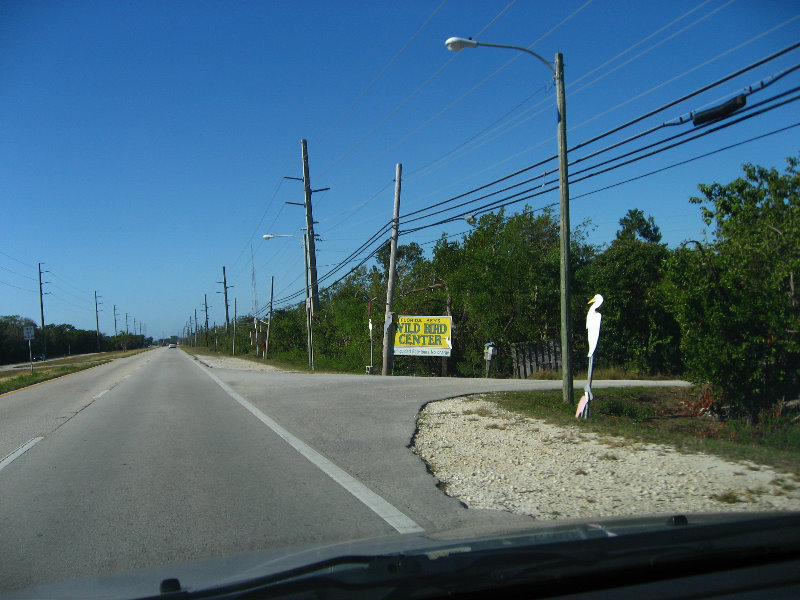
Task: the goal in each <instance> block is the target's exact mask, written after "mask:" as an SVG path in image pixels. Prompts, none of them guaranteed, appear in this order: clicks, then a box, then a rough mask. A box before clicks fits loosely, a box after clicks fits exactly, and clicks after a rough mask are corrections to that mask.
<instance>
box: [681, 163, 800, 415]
mask: <svg viewBox="0 0 800 600" xmlns="http://www.w3.org/2000/svg"><path fill="white" fill-rule="evenodd" d="M797 167H798V161H797V159H794V158H791V159H789V160H788V168H787V169H786V173H785V174H783V175H781V174H780V173H779V172H778V171H777V170H775V169H765V168H763V167H757V166H753V165H749V164H748V165H745V166H744V171H745V176H744V177H742V178H739V179H737V180H736V181H733V182H732V183H730V184H728V185H721V184H718V183H714V184H712V185H701V186H700V191H701V193H702V197H698V198H692V199H691V200H692V202H694V203H696V204H699V205H701V207H702V213H703V219H704V221H705V223H706V224H707V225H709V226H712V227H713V228H714V230H713V238H712V240H710V241H705V242H702V243H701V242H699V241H693V242H688V243H686V244H684V246H683V247H681V248H680V249H679V250H678V251H676V252H674V253H673V255H672V257H671V259H670V261H669V264H668V269H667V273H668V279H669V282H670V285H669V295H670V299H671V302H672V310H673V311H674V313H675V316H676V318H677V320H678V323H679V324H680V329H681V350H682V352H683V356H684V360H685V361H686V366H687V368H688V370H689V374H690V375H691V376H692V377H693V378H694V379H695V380H696V381H701V382H707V383H710V384H711V386H712V389H713V392H714V395H715V397H716V398H717V400H718V401H719V403H720V404H722V405H724V406H727V407H728V408H729V410H730V411H731V412H733V413H734V414H744V415H749V416H754V415H756V414H758V413H759V412H760V411H762V410H764V409H766V408H768V407H770V406H771V405H773V404H774V403H775V402H776V401H777V400H781V399H785V400H790V399H792V398H796V397H797V395H798V392H800V310H798V295H797V291H796V275H797V273H800V173H798V169H797Z"/></svg>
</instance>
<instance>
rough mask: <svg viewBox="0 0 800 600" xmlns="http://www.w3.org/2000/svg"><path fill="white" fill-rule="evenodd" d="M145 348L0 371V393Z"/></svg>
mask: <svg viewBox="0 0 800 600" xmlns="http://www.w3.org/2000/svg"><path fill="white" fill-rule="evenodd" d="M147 350H148V349H147V348H140V349H137V350H128V351H127V352H100V353H97V354H88V355H86V356H68V357H65V358H59V359H54V360H48V361H46V362H42V363H34V370H33V373H31V371H30V367H29V366H28V365H26V366H24V367H15V368H13V369H8V370H5V371H0V394H6V393H8V392H13V391H14V390H20V389H22V388H26V387H28V386H31V385H34V384H37V383H41V382H43V381H48V380H50V379H55V378H57V377H63V376H64V375H69V374H70V373H77V372H78V371H85V370H86V369H91V368H92V367H96V366H98V365H102V364H105V363H107V362H111V361H112V360H114V359H116V358H124V357H126V356H133V355H134V354H139V353H140V352H146V351H147Z"/></svg>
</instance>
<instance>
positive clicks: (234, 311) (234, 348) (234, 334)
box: [231, 298, 236, 356]
mask: <svg viewBox="0 0 800 600" xmlns="http://www.w3.org/2000/svg"><path fill="white" fill-rule="evenodd" d="M231 354H232V355H233V356H236V298H234V299H233V348H232V349H231Z"/></svg>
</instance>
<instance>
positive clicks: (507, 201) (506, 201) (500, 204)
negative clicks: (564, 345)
mask: <svg viewBox="0 0 800 600" xmlns="http://www.w3.org/2000/svg"><path fill="white" fill-rule="evenodd" d="M792 70H793V69H792ZM798 90H800V87H798V88H794V89H792V90H788V91H786V92H782V93H780V94H778V95H776V96H774V97H772V98H768V99H766V100H764V101H763V102H761V103H759V104H757V105H753V106H752V107H751V110H752V109H754V108H757V107H758V106H762V105H765V104H767V103H770V102H773V101H775V100H777V99H780V98H782V97H784V96H786V95H788V94H791V93H794V92H795V91H798ZM797 100H800V95H797V96H795V97H793V98H789V99H786V100H784V101H783V102H780V103H778V104H776V105H774V106H765V107H764V108H762V109H761V110H757V111H753V112H751V113H749V114H744V115H743V116H740V117H739V118H736V119H732V120H730V121H725V122H723V123H721V124H719V125H717V126H716V127H709V128H708V130H707V131H702V132H700V133H698V134H696V135H694V136H691V137H689V138H688V139H685V140H682V141H679V142H676V143H674V144H670V145H668V146H666V147H664V148H660V149H657V150H654V151H652V152H649V153H646V154H644V155H642V156H639V157H636V158H633V159H630V160H628V161H625V162H623V163H621V164H617V165H614V166H611V167H608V168H606V169H603V170H602V171H600V172H593V173H589V174H587V175H586V176H584V177H581V178H575V179H571V180H570V184H573V183H577V182H579V181H583V180H585V179H589V178H591V177H594V176H596V175H599V174H601V173H606V172H609V171H612V170H615V169H617V168H620V167H622V166H626V165H628V164H631V163H633V162H637V161H638V160H641V159H644V158H647V157H649V156H653V155H655V154H658V153H660V152H663V151H666V150H669V149H672V148H674V147H676V146H678V145H682V144H685V143H688V142H690V141H694V140H696V139H698V138H701V137H705V136H706V135H710V134H711V133H715V132H717V131H720V130H722V129H725V128H727V127H730V126H732V125H736V124H738V123H740V122H743V121H745V120H748V119H750V118H753V117H755V116H758V115H761V114H763V113H766V112H769V111H771V110H774V109H775V108H779V107H780V106H784V105H786V104H789V103H791V102H795V101H797ZM739 114H740V113H735V115H739ZM735 115H734V116H735ZM708 125H713V123H711V124H708ZM797 125H798V124H795V125H791V126H789V127H785V128H781V129H778V130H775V131H772V132H769V133H767V134H763V135H760V136H756V137H753V138H749V139H748V140H745V141H743V142H740V143H737V144H733V145H729V146H725V147H723V148H721V149H718V150H716V151H712V152H710V153H704V154H702V155H698V156H697V157H695V158H693V159H688V160H686V161H680V162H678V163H675V164H674V165H671V166H670V167H665V168H662V169H657V170H655V171H652V172H650V173H649V174H655V173H658V172H661V171H663V170H666V169H668V168H672V167H674V166H678V165H681V164H686V163H687V162H691V161H692V160H698V159H699V158H703V157H705V156H709V155H711V154H714V153H716V152H721V151H723V150H726V149H729V148H732V147H735V146H738V145H742V144H744V143H747V142H750V141H754V140H757V139H761V138H763V137H767V136H769V135H774V134H775V133H779V132H781V131H785V130H788V129H790V128H792V127H795V126H797ZM689 131H690V132H691V131H693V130H689ZM673 138H674V136H673V137H672V138H669V139H673ZM664 142H665V140H662V141H660V142H657V143H656V145H660V144H662V143H664ZM641 150H642V149H639V150H637V151H634V152H639V151H641ZM618 158H621V157H617V159H618ZM613 160H616V159H612V161H613ZM591 168H594V167H590V168H587V169H585V170H582V171H580V172H585V171H586V170H589V169H591ZM575 174H577V173H574V174H573V175H575ZM644 176H647V174H646V175H643V176H638V177H634V178H631V179H628V180H626V181H634V180H636V179H641V178H642V177H644ZM611 187H613V186H611ZM557 189H558V186H552V187H550V188H546V189H537V190H536V191H533V188H530V189H528V190H524V191H522V192H518V193H516V194H514V195H513V196H510V197H506V198H503V199H500V200H497V201H494V202H491V203H488V204H485V205H483V206H480V207H476V208H475V209H473V210H472V211H471V214H473V215H474V216H477V215H480V214H483V213H485V212H490V211H494V210H497V209H499V208H505V207H507V206H510V205H513V204H518V203H519V202H522V201H525V200H529V199H532V198H535V197H538V196H541V195H543V194H546V193H550V192H553V191H555V190H557ZM601 189H606V188H601ZM597 191H600V190H597ZM528 192H532V193H530V194H529V195H527V196H523V197H517V196H520V195H521V194H525V193H528ZM590 193H596V191H595V192H590ZM588 194H589V193H586V194H581V195H578V196H574V197H573V198H572V199H573V200H575V199H577V198H580V197H583V196H585V195H588ZM557 205H558V202H554V203H552V204H549V205H546V206H547V207H552V206H557ZM539 210H541V208H540V209H539ZM463 218H464V214H459V215H457V216H454V217H449V218H447V219H442V220H439V221H437V222H435V223H429V224H426V225H421V226H419V227H415V228H411V229H408V228H405V229H403V230H401V232H400V235H409V234H411V233H416V232H418V231H421V230H425V229H429V228H432V227H436V226H440V225H443V224H445V223H449V222H453V221H457V220H461V219H463ZM401 222H403V223H407V222H408V221H403V218H402V217H401ZM390 226H391V223H389V224H387V225H385V226H384V227H383V228H382V229H381V230H379V231H378V232H377V233H376V234H373V236H372V237H371V238H370V239H369V240H368V241H367V242H365V243H364V244H362V246H361V247H359V248H358V249H357V250H356V251H354V252H353V253H352V254H351V255H350V256H349V257H348V258H347V259H345V260H344V261H342V262H341V263H339V266H338V268H335V269H332V270H331V271H329V272H328V273H327V274H326V277H328V276H330V275H331V274H333V273H334V272H336V271H338V270H340V269H341V268H343V267H344V266H345V265H346V264H349V262H352V261H353V260H356V259H357V257H358V255H359V254H360V253H361V252H362V251H363V250H364V249H366V248H368V247H369V246H370V245H372V244H374V243H375V242H376V241H377V242H380V243H379V245H378V246H377V247H376V248H375V249H374V250H373V251H372V252H371V253H370V254H369V255H368V256H366V257H365V258H364V259H362V260H361V262H360V263H359V264H358V265H357V266H356V267H354V268H352V269H351V270H350V271H349V272H348V273H347V274H345V275H344V276H343V277H341V278H339V279H337V280H336V281H335V282H333V283H332V284H330V285H334V284H335V283H338V282H339V281H341V280H342V279H343V278H344V277H346V276H347V275H348V274H349V273H352V272H353V271H354V270H355V269H356V268H358V267H359V266H361V265H363V264H364V263H365V262H366V261H367V260H369V258H371V257H372V256H374V255H375V254H376V253H377V252H378V250H379V249H380V247H381V246H382V245H383V244H384V243H385V240H382V239H381V240H378V239H377V238H378V237H380V235H382V234H383V233H385V232H386V230H387V229H388V227H390ZM302 293H303V292H302V291H300V292H296V293H295V294H293V295H290V296H286V297H284V298H281V299H280V301H281V302H286V301H289V300H292V299H294V298H296V297H299V296H300V295H301V294H302Z"/></svg>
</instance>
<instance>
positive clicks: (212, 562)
mask: <svg viewBox="0 0 800 600" xmlns="http://www.w3.org/2000/svg"><path fill="white" fill-rule="evenodd" d="M790 528H794V531H795V532H797V531H800V512H786V513H752V512H751V513H715V514H686V515H656V516H648V517H636V518H608V519H596V518H595V519H585V520H583V519H582V520H569V521H550V522H541V523H535V524H534V526H533V527H527V528H524V529H515V530H508V531H504V532H501V533H497V532H495V533H493V534H492V535H481V536H466V535H465V532H464V531H439V532H429V533H427V532H426V533H421V534H398V535H391V536H385V537H379V538H370V539H361V540H355V541H348V542H343V543H332V544H325V545H314V546H302V547H289V548H281V549H273V550H269V551H260V552H251V553H245V554H236V555H232V556H226V557H221V558H210V559H203V560H196V561H190V562H181V563H171V564H167V565H163V566H159V567H154V568H147V569H140V570H135V571H128V572H124V573H116V574H111V575H101V576H97V577H92V578H87V579H76V580H71V581H66V582H61V583H57V584H50V585H43V586H37V587H33V588H28V589H24V590H16V591H12V592H5V593H3V594H0V600H2V599H5V598H16V599H32V598H40V599H41V598H50V599H56V598H57V599H72V598H76V599H77V598H83V599H94V598H104V599H106V600H117V599H119V600H122V599H126V600H127V599H131V598H151V597H159V595H160V594H161V593H164V592H168V591H177V590H180V591H184V592H186V591H188V592H197V591H201V590H210V589H215V588H225V587H226V586H231V585H238V584H241V583H242V582H247V581H253V580H258V579H263V578H265V577H267V578H268V577H270V576H274V575H277V574H281V573H287V572H288V573H291V572H292V571H294V570H296V569H300V568H302V567H307V566H309V565H318V564H322V565H324V564H326V563H328V562H329V561H332V560H335V559H342V558H343V557H344V560H343V564H345V565H346V564H349V562H350V561H348V560H347V558H346V557H354V558H353V561H352V562H356V561H363V560H364V559H365V558H367V559H369V558H370V557H387V556H402V557H408V556H420V557H424V558H425V559H426V560H438V559H440V558H446V557H450V556H456V555H463V554H467V553H476V552H492V551H494V550H497V551H508V550H509V549H515V548H530V547H542V548H545V547H553V545H557V546H558V547H559V548H565V547H569V545H574V546H575V547H576V548H577V547H580V545H581V542H582V541H588V540H602V539H609V538H619V537H624V536H636V535H637V534H639V537H640V538H642V539H643V540H645V539H652V537H651V536H652V535H653V534H657V533H658V532H665V533H667V534H668V533H669V532H678V531H681V532H690V531H691V532H692V539H693V540H695V541H697V540H700V539H702V535H703V533H704V532H706V531H708V532H709V535H710V536H713V535H715V534H714V533H713V532H717V533H716V535H719V532H721V531H728V530H732V531H733V533H737V532H738V533H747V532H751V531H752V532H757V531H764V530H770V529H772V530H774V531H776V532H780V531H789V530H790ZM641 534H645V535H644V536H642V535H641ZM778 535H780V533H778ZM787 535H789V534H787ZM791 535H792V537H793V538H794V539H793V540H792V541H793V543H797V537H796V536H795V535H794V534H791ZM442 562H445V561H442ZM165 586H166V587H165ZM164 597H165V598H168V597H170V596H169V594H167V595H165V596H164Z"/></svg>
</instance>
